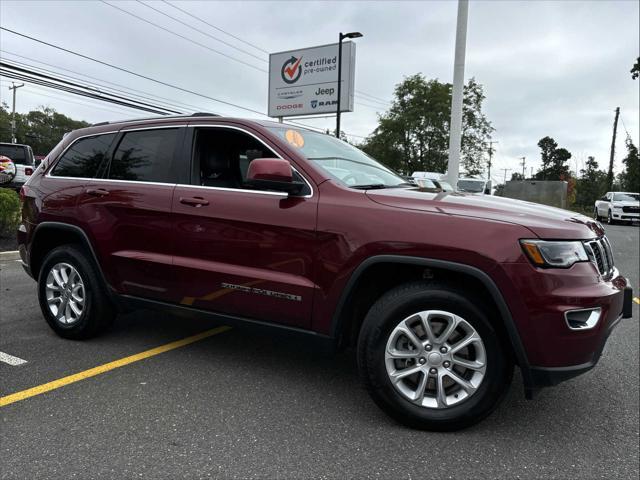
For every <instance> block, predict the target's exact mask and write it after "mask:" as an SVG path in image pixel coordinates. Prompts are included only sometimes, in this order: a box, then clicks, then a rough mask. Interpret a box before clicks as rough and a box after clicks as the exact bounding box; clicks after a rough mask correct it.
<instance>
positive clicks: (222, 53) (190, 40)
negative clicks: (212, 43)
mask: <svg viewBox="0 0 640 480" xmlns="http://www.w3.org/2000/svg"><path fill="white" fill-rule="evenodd" d="M100 1H101V2H102V3H104V4H105V5H108V6H110V7H111V8H115V9H116V10H119V11H121V12H122V13H125V14H127V15H130V16H132V17H134V18H137V19H138V20H140V21H142V22H144V23H148V24H149V25H153V26H154V27H156V28H159V29H160V30H164V31H165V32H167V33H170V34H171V35H175V36H176V37H179V38H182V39H183V40H186V41H187V42H191V43H193V44H195V45H198V46H199V47H202V48H204V49H206V50H209V51H211V52H213V53H217V54H218V55H222V56H223V57H226V58H228V59H229V60H233V61H234V62H238V63H241V64H243V65H246V66H247V67H251V68H253V69H255V70H259V71H261V72H265V73H268V71H267V70H264V69H262V68H260V67H257V66H255V65H253V64H251V63H248V62H245V61H244V60H240V59H238V58H235V57H232V56H231V55H227V54H226V53H224V52H221V51H219V50H216V49H215V48H211V47H208V46H207V45H205V44H203V43H200V42H197V41H195V40H192V39H191V38H189V37H185V36H184V35H181V34H179V33H177V32H174V31H173V30H169V29H168V28H165V27H163V26H162V25H158V24H157V23H153V22H152V21H150V20H147V19H146V18H143V17H140V16H138V15H136V14H135V13H131V12H129V11H127V10H125V9H124V8H120V7H116V6H115V5H113V4H111V3H109V2H106V1H105V0H100Z"/></svg>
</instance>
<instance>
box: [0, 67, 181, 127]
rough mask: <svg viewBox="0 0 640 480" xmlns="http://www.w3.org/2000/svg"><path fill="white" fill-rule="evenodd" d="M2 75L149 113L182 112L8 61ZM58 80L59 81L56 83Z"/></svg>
mask: <svg viewBox="0 0 640 480" xmlns="http://www.w3.org/2000/svg"><path fill="white" fill-rule="evenodd" d="M0 75H2V76H5V77H8V78H13V79H16V80H22V81H25V82H29V83H34V84H37V85H42V86H45V87H50V88H53V89H56V90H63V91H65V92H69V93H75V94H77V95H81V96H84V97H89V98H93V99H99V100H103V101H105V102H109V103H114V104H116V105H121V106H126V107H129V108H135V109H138V110H142V111H145V112H149V113H156V114H159V115H167V114H169V113H181V112H177V111H173V110H167V109H164V108H162V107H158V106H155V105H151V104H148V103H140V102H137V101H135V100H131V99H128V98H126V97H122V96H119V95H110V96H105V95H103V94H101V93H95V91H91V89H90V88H87V87H83V86H82V85H77V84H74V83H72V82H67V81H65V80H61V79H57V78H55V77H51V76H48V75H43V74H40V73H38V72H32V71H29V70H26V69H22V68H19V67H15V66H11V65H9V64H7V63H4V62H0ZM56 82H57V83H56Z"/></svg>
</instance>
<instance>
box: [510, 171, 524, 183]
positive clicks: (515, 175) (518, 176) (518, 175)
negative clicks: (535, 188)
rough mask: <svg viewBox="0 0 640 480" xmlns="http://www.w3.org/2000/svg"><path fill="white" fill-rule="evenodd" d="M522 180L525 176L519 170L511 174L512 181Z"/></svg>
mask: <svg viewBox="0 0 640 480" xmlns="http://www.w3.org/2000/svg"><path fill="white" fill-rule="evenodd" d="M522 180H524V177H523V176H522V174H521V173H519V172H513V173H512V174H511V181H512V182H521V181H522Z"/></svg>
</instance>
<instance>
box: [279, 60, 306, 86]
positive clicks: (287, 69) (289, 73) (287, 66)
mask: <svg viewBox="0 0 640 480" xmlns="http://www.w3.org/2000/svg"><path fill="white" fill-rule="evenodd" d="M301 61H302V57H300V58H296V57H294V56H293V55H291V58H290V59H289V60H287V61H286V62H284V65H282V70H280V75H281V76H282V80H284V82H285V83H289V84H291V83H296V82H297V81H298V80H299V79H300V76H301V75H302V67H301V66H300V62H301Z"/></svg>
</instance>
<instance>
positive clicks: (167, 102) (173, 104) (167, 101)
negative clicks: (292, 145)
mask: <svg viewBox="0 0 640 480" xmlns="http://www.w3.org/2000/svg"><path fill="white" fill-rule="evenodd" d="M0 52H4V53H5V54H6V53H8V54H9V55H12V56H15V57H18V58H25V59H27V60H31V61H33V62H36V63H40V64H42V65H47V66H50V67H52V68H56V69H58V70H63V71H65V72H71V73H75V74H76V75H80V76H81V77H86V78H90V79H92V80H98V81H102V82H104V83H107V84H109V85H115V86H117V87H121V88H123V89H124V90H120V89H117V88H113V87H109V86H107V85H103V84H100V83H94V85H95V86H98V87H102V88H104V89H108V90H113V91H116V92H120V93H127V94H129V95H131V93H130V92H136V95H134V96H136V97H138V98H143V99H145V100H149V101H153V102H157V101H158V100H164V101H165V102H164V103H163V105H165V106H171V107H172V108H187V109H190V110H193V111H194V112H195V111H201V110H203V108H202V107H201V106H200V107H198V106H194V105H189V104H186V103H183V102H176V101H174V100H172V99H169V98H166V97H161V96H159V95H155V94H152V93H147V92H143V91H142V90H136V89H135V88H130V87H126V86H124V85H121V84H119V83H114V82H110V81H108V80H102V79H99V78H96V77H92V76H90V75H86V74H83V73H80V72H76V71H74V70H69V69H66V68H62V67H58V66H56V65H52V64H50V63H45V62H42V61H39V60H36V59H34V58H30V57H24V56H22V55H17V54H15V53H13V52H9V51H7V50H2V49H0ZM11 61H12V62H14V63H15V64H17V65H20V66H27V67H31V68H34V69H36V70H41V71H43V72H46V73H51V74H54V75H59V76H61V77H63V78H67V79H72V80H76V81H78V82H86V80H85V79H82V78H78V77H73V76H71V75H65V74H62V73H59V72H55V71H51V70H47V69H46V68H42V67H38V66H36V65H32V64H29V63H26V62H18V61H15V60H11ZM140 94H146V95H150V96H145V95H140ZM205 110H206V109H205Z"/></svg>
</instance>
